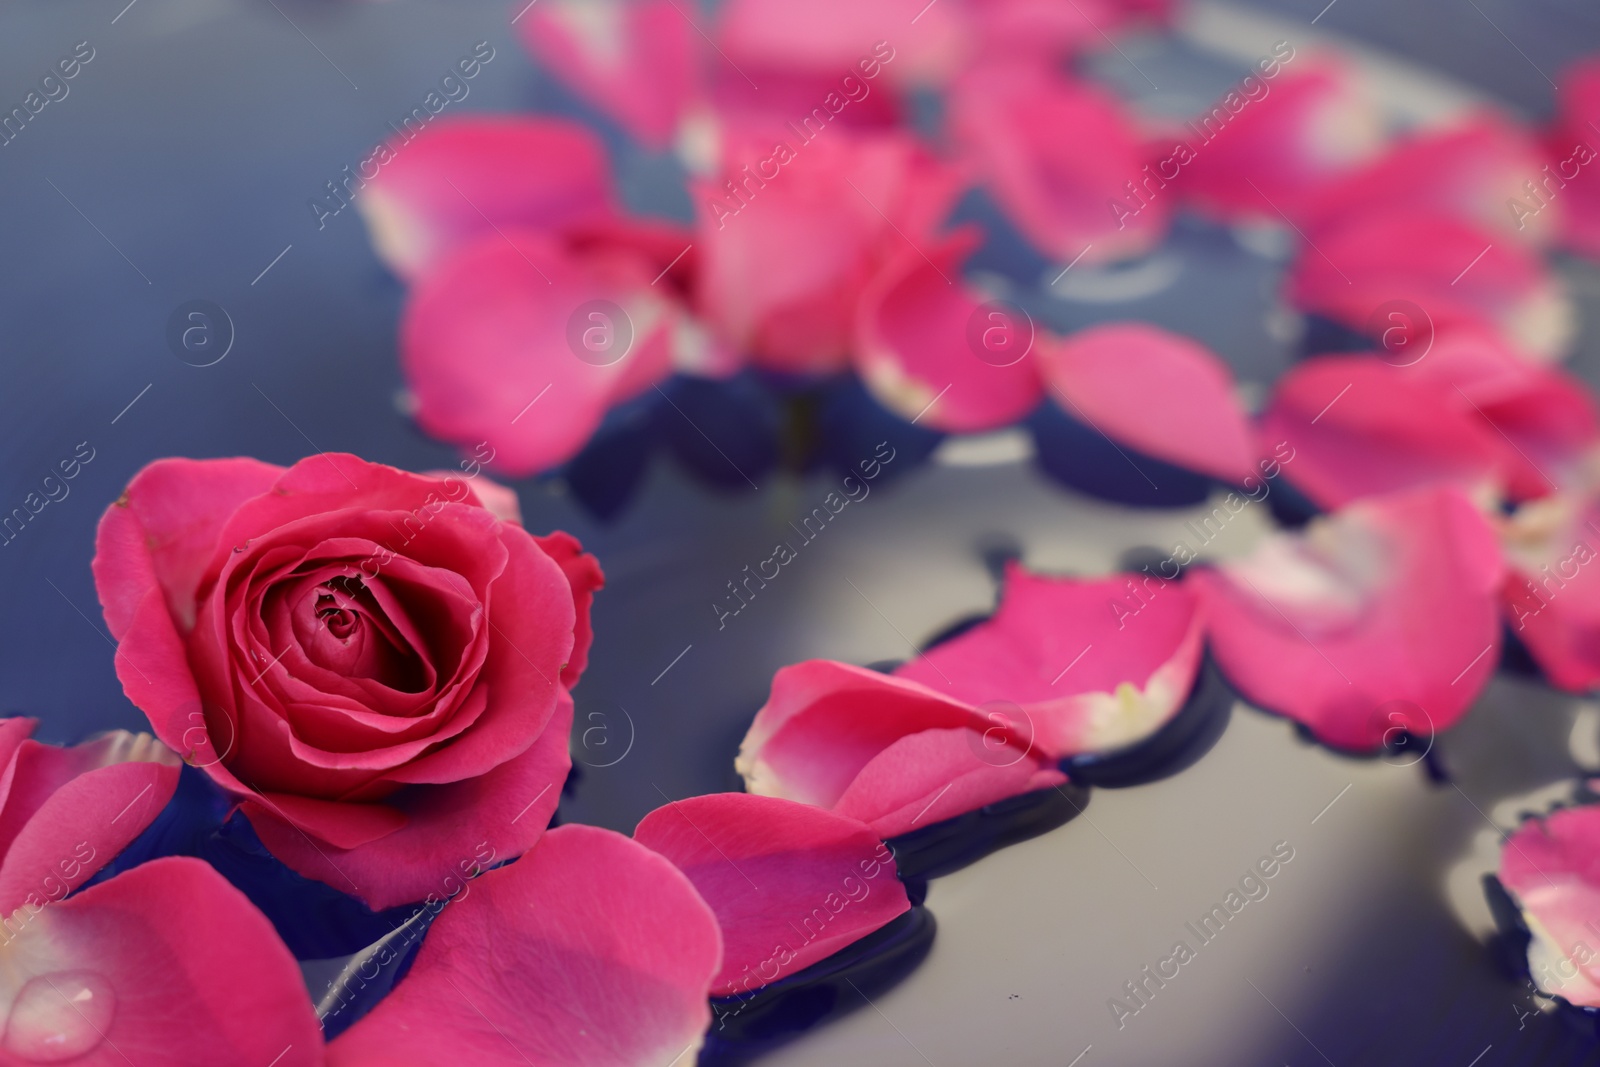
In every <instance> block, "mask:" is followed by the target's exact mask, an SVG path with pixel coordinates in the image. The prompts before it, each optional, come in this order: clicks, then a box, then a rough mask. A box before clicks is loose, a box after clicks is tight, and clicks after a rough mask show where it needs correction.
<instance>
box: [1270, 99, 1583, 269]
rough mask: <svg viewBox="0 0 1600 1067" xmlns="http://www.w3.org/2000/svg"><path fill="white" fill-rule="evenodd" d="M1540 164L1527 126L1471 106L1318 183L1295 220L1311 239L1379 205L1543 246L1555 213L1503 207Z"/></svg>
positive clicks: (1540, 150)
mask: <svg viewBox="0 0 1600 1067" xmlns="http://www.w3.org/2000/svg"><path fill="white" fill-rule="evenodd" d="M1544 165H1545V158H1544V149H1543V147H1542V146H1541V145H1540V144H1539V143H1538V141H1536V140H1535V139H1534V138H1533V137H1532V136H1530V135H1529V134H1528V133H1527V132H1526V131H1525V130H1523V129H1522V128H1520V127H1518V126H1515V125H1513V124H1511V123H1510V122H1508V121H1506V120H1505V119H1503V118H1501V117H1500V116H1499V115H1497V114H1495V113H1493V112H1489V111H1475V112H1473V113H1471V114H1470V115H1468V116H1466V117H1465V118H1463V119H1461V120H1459V121H1457V122H1455V123H1453V124H1452V125H1450V126H1449V127H1447V128H1445V129H1440V130H1433V129H1430V130H1425V131H1423V132H1421V133H1418V134H1415V135H1413V136H1411V137H1408V138H1406V139H1404V140H1402V141H1399V142H1397V143H1396V144H1394V145H1391V146H1390V147H1389V148H1388V150H1387V151H1385V152H1384V153H1383V154H1382V155H1380V156H1378V157H1377V158H1376V159H1375V160H1373V161H1372V162H1371V163H1369V164H1368V165H1366V166H1364V167H1362V168H1361V169H1360V170H1357V171H1355V172H1353V173H1351V174H1349V175H1348V176H1346V177H1345V178H1344V179H1342V180H1341V181H1339V182H1337V183H1335V184H1333V185H1329V186H1325V187H1323V188H1322V189H1321V190H1319V191H1318V193H1317V194H1316V195H1315V196H1314V197H1312V198H1311V200H1310V202H1309V203H1307V204H1306V206H1305V207H1304V209H1303V210H1302V211H1301V213H1300V214H1299V216H1298V218H1297V221H1298V222H1299V223H1300V225H1301V226H1302V227H1303V228H1304V229H1305V230H1306V232H1307V233H1309V234H1310V235H1311V236H1312V238H1313V239H1315V238H1316V236H1317V234H1318V233H1319V232H1321V231H1323V230H1326V229H1329V228H1331V227H1336V226H1337V225H1338V224H1339V223H1340V222H1341V221H1342V220H1344V219H1347V218H1351V217H1354V216H1358V215H1361V214H1363V213H1365V212H1368V211H1370V210H1371V208H1372V205H1373V204H1382V205H1383V207H1384V209H1385V210H1386V211H1396V210H1406V211H1422V212H1438V213H1442V214H1446V215H1450V216H1452V217H1454V218H1459V219H1461V220H1462V221H1463V222H1467V223H1470V224H1472V225H1474V226H1477V227H1480V228H1482V229H1486V230H1491V231H1495V230H1497V231H1499V232H1500V233H1501V235H1502V236H1505V237H1508V238H1515V239H1517V240H1521V241H1524V242H1527V243H1530V244H1540V245H1542V244H1545V243H1548V241H1549V240H1550V238H1551V236H1552V235H1553V234H1554V232H1555V231H1556V229H1557V228H1558V225H1559V224H1558V222H1557V215H1558V212H1557V211H1550V212H1540V213H1537V214H1521V213H1519V212H1517V211H1516V210H1508V207H1509V206H1510V204H1511V202H1512V201H1515V200H1517V198H1520V197H1525V196H1526V193H1525V191H1524V184H1523V183H1525V182H1527V181H1529V180H1530V179H1535V178H1537V177H1538V175H1539V170H1540V168H1541V167H1543V166H1544ZM1527 206H1528V207H1530V208H1531V207H1534V206H1536V205H1532V204H1529V205H1527ZM1313 254H1314V253H1313Z"/></svg>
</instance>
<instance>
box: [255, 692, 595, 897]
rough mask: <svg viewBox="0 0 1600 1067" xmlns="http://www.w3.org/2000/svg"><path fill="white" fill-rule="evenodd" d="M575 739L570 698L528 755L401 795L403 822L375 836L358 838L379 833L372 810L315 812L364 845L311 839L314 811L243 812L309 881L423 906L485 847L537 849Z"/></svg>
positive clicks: (502, 854)
mask: <svg viewBox="0 0 1600 1067" xmlns="http://www.w3.org/2000/svg"><path fill="white" fill-rule="evenodd" d="M571 733H572V700H571V698H570V697H568V696H567V695H566V694H565V692H563V693H562V696H561V700H560V702H559V703H558V704H557V708H556V713H555V716H554V717H553V718H552V719H551V720H550V722H549V724H548V725H547V726H546V727H545V728H544V731H543V732H542V733H541V734H540V735H539V738H538V740H536V741H535V742H534V743H533V745H532V747H530V748H529V749H528V750H527V751H526V752H524V753H522V754H521V755H519V756H514V757H512V758H511V759H508V760H506V761H505V762H504V763H501V764H500V765H498V766H496V767H494V768H493V769H492V770H489V771H488V772H486V773H484V774H482V775H480V776H477V777H473V778H468V779H466V780H464V781H458V782H451V783H449V784H446V785H434V786H423V787H417V788H415V789H414V790H413V791H412V792H410V793H406V794H399V795H397V796H396V797H395V798H393V799H392V800H391V804H392V805H393V806H394V807H397V808H399V809H400V810H401V811H402V812H403V813H404V816H405V823H404V825H403V826H400V827H398V828H396V829H394V830H392V831H391V832H389V833H387V834H385V835H383V836H380V837H377V838H373V839H370V840H366V841H361V840H359V839H360V838H361V837H362V836H363V832H364V831H365V832H367V833H370V832H371V829H372V827H370V826H369V825H368V820H369V819H370V813H366V812H364V810H363V809H365V808H367V807H369V805H359V804H339V805H328V806H327V807H326V808H323V809H320V810H319V811H318V812H317V813H316V814H319V815H322V816H323V817H325V818H336V819H338V820H340V821H339V822H338V823H336V824H335V827H337V828H336V829H334V830H332V831H328V832H331V833H334V834H337V833H348V834H350V835H351V838H350V839H351V840H355V841H357V844H356V845H355V846H352V847H351V848H340V847H338V846H337V845H336V844H334V843H333V842H331V841H329V840H327V839H325V838H323V839H319V838H317V837H315V836H308V834H310V835H315V834H317V833H318V832H319V831H323V830H324V829H325V828H324V827H323V825H322V824H321V823H318V824H315V825H304V826H302V825H300V824H299V823H297V822H296V821H295V819H296V815H297V814H300V815H302V816H304V815H305V814H306V813H307V812H309V811H310V809H309V808H304V807H297V808H296V809H295V810H294V811H292V812H286V811H285V810H284V809H283V808H282V807H280V806H278V805H275V804H274V803H272V802H271V801H270V800H268V799H265V798H263V799H260V800H247V801H246V802H245V803H244V805H243V806H244V812H245V814H246V815H247V816H248V817H249V819H250V823H251V825H252V826H253V827H254V828H255V831H256V833H257V834H259V835H260V837H261V840H262V843H263V844H265V845H266V846H267V848H268V849H269V850H270V851H271V852H272V854H273V855H274V856H277V857H278V858H279V859H281V860H283V862H285V863H287V864H288V865H289V866H290V867H292V868H294V869H295V870H296V871H298V872H299V873H301V874H303V875H305V876H306V877H308V878H315V879H317V880H318V881H321V882H326V883H327V884H328V885H331V886H333V887H334V888H335V889H338V890H339V891H341V892H344V893H349V894H351V895H352V896H357V897H360V898H361V899H362V900H364V901H365V902H366V903H367V905H368V906H369V907H371V908H373V909H374V910H379V909H383V908H389V907H393V906H395V905H397V904H406V903H410V902H414V901H419V900H422V899H423V898H424V897H425V896H427V895H428V894H429V893H436V894H441V895H442V894H445V893H448V892H449V886H448V885H446V884H445V882H446V879H447V878H450V877H453V876H454V875H455V873H456V866H457V863H458V862H459V860H460V859H461V858H462V857H464V856H471V855H477V854H479V850H482V849H487V850H488V852H489V854H490V855H493V856H495V857H496V858H497V859H501V860H505V859H511V858H514V857H516V856H520V855H522V854H523V853H524V852H526V851H527V850H528V849H530V848H532V847H533V846H534V844H535V843H536V842H538V841H539V839H540V835H541V834H543V833H544V830H545V827H546V826H548V825H549V823H550V816H551V815H552V814H553V813H554V812H555V809H556V804H557V802H558V801H560V799H561V784H562V783H563V782H564V781H566V777H567V772H568V771H569V770H570V769H571V767H572V759H571V757H570V756H569V755H568V751H567V746H568V743H569V738H570V735H571Z"/></svg>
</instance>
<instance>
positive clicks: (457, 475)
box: [424, 460, 522, 526]
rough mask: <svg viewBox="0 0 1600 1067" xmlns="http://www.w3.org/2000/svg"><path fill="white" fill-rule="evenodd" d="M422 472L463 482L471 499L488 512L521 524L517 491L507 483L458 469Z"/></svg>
mask: <svg viewBox="0 0 1600 1067" xmlns="http://www.w3.org/2000/svg"><path fill="white" fill-rule="evenodd" d="M462 462H463V465H465V463H466V462H467V461H465V460H463V461H462ZM424 473H425V474H426V475H427V477H429V478H437V479H439V480H440V481H441V482H442V481H446V480H448V479H451V478H454V479H455V480H456V481H459V482H463V483H465V484H466V486H467V487H468V489H469V490H470V491H471V495H472V499H474V500H476V501H477V502H478V503H479V504H481V505H483V506H484V507H485V508H487V509H488V510H489V514H491V515H493V516H494V517H495V518H497V519H499V520H500V521H501V522H510V523H515V524H516V525H518V526H521V525H522V505H521V503H520V502H519V501H518V500H517V491H516V490H515V489H513V488H511V487H510V486H509V485H501V484H500V483H499V482H497V481H495V480H494V479H493V478H487V477H484V476H483V475H481V474H479V475H463V473H462V472H460V471H451V470H438V471H425V472H424ZM450 492H451V493H454V495H455V496H456V497H459V496H460V494H459V493H455V492H454V490H450Z"/></svg>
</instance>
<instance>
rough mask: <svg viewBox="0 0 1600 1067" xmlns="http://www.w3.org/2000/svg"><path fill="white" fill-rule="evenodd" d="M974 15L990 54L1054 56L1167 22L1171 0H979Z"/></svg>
mask: <svg viewBox="0 0 1600 1067" xmlns="http://www.w3.org/2000/svg"><path fill="white" fill-rule="evenodd" d="M971 6H972V14H973V18H974V19H975V21H976V22H977V24H978V25H977V29H978V32H979V34H980V35H981V37H982V41H983V49H984V53H985V54H986V55H988V56H990V57H1001V58H1004V57H1007V56H1011V57H1015V56H1019V55H1028V54H1030V53H1035V54H1037V55H1039V56H1040V57H1042V58H1055V57H1059V56H1060V55H1062V54H1066V53H1075V52H1083V51H1096V50H1103V49H1107V48H1109V47H1110V41H1111V36H1110V35H1112V34H1115V33H1116V32H1117V31H1118V30H1121V29H1124V28H1126V27H1127V26H1129V25H1130V24H1132V23H1136V22H1141V21H1143V22H1152V23H1157V24H1162V23H1166V22H1168V21H1169V20H1170V17H1171V14H1172V8H1173V7H1174V3H1173V2H1172V0H1150V2H1146V0H1074V2H1073V3H1072V4H1070V5H1063V4H1059V3H1056V2H1054V0H977V2H976V3H974V4H972V5H971Z"/></svg>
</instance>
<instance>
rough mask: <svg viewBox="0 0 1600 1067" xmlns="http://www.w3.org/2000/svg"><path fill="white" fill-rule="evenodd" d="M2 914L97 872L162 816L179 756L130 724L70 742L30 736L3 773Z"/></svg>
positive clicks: (0, 825) (70, 887)
mask: <svg viewBox="0 0 1600 1067" xmlns="http://www.w3.org/2000/svg"><path fill="white" fill-rule="evenodd" d="M3 782H4V788H5V800H4V807H3V808H0V853H3V860H0V915H9V914H10V913H11V912H13V911H15V910H16V909H17V908H19V907H21V906H22V904H23V902H24V901H25V900H27V899H29V898H30V897H35V898H36V897H37V896H38V894H39V893H40V892H41V891H43V892H46V893H49V892H51V891H52V889H53V890H55V892H54V894H53V895H54V899H60V898H61V897H63V896H65V895H66V894H67V893H69V892H71V891H72V890H74V889H76V888H78V886H80V885H82V884H83V883H84V882H86V881H88V880H89V879H90V878H92V877H93V876H94V874H95V872H97V871H99V870H100V868H101V867H103V866H105V865H106V864H107V863H109V862H110V861H111V860H112V859H113V858H114V857H115V856H116V855H117V853H119V852H121V851H122V850H123V849H124V848H125V847H127V845H128V843H129V842H130V841H132V840H133V839H134V838H136V837H138V836H139V834H141V833H142V832H144V829H145V827H147V826H149V825H150V823H151V822H153V821H154V820H155V817H156V816H157V815H159V814H161V810H162V809H163V808H165V807H166V806H167V802H168V801H169V800H171V799H172V794H173V791H174V790H176V789H177V787H178V758H177V756H175V755H174V754H173V753H172V752H171V751H170V750H169V749H167V748H166V747H165V746H163V745H161V744H160V743H158V742H156V741H155V739H154V738H152V737H151V736H150V735H149V734H130V733H128V732H127V731H125V730H119V731H116V732H114V733H110V734H106V735H105V736H103V737H101V738H98V739H96V740H94V741H87V742H85V743H83V744H81V745H75V746H73V747H72V748H56V747H54V746H52V745H41V744H39V743H38V742H36V741H24V742H23V743H22V745H21V747H20V748H19V750H18V751H17V754H16V757H15V759H14V761H13V762H12V764H11V765H10V766H9V767H8V768H7V770H6V774H5V777H4V779H3Z"/></svg>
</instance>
